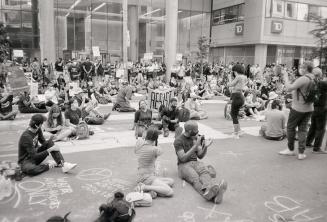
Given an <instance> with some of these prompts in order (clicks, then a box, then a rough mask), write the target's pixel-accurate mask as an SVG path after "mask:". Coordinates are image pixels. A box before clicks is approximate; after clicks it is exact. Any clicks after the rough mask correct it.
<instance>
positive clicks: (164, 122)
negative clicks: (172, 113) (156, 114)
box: [162, 118, 179, 131]
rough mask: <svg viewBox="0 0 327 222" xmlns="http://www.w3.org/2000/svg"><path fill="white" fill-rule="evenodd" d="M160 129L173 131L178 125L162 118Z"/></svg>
mask: <svg viewBox="0 0 327 222" xmlns="http://www.w3.org/2000/svg"><path fill="white" fill-rule="evenodd" d="M162 127H163V129H164V130H167V129H168V130H170V131H175V129H177V128H178V127H179V124H178V123H171V122H170V120H169V119H168V118H162Z"/></svg>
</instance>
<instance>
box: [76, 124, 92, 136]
mask: <svg viewBox="0 0 327 222" xmlns="http://www.w3.org/2000/svg"><path fill="white" fill-rule="evenodd" d="M89 135H90V133H89V127H88V126H87V124H86V122H80V123H79V124H78V125H77V127H76V137H77V139H87V138H89Z"/></svg>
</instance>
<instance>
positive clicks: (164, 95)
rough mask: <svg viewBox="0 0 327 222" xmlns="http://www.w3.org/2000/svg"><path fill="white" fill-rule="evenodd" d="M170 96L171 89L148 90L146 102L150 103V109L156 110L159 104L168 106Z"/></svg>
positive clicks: (171, 94)
mask: <svg viewBox="0 0 327 222" xmlns="http://www.w3.org/2000/svg"><path fill="white" fill-rule="evenodd" d="M172 97H173V91H172V90H171V89H167V90H149V94H148V104H150V109H156V110H158V109H159V107H160V106H161V105H164V106H168V105H169V101H170V99H171V98H172Z"/></svg>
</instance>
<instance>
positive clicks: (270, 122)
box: [259, 100, 286, 141]
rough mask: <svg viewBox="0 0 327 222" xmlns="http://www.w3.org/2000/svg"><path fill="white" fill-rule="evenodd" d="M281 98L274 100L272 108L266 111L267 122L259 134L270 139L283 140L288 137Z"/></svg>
mask: <svg viewBox="0 0 327 222" xmlns="http://www.w3.org/2000/svg"><path fill="white" fill-rule="evenodd" d="M282 108H283V107H282V103H281V101H280V100H274V101H273V102H272V104H271V110H269V111H266V114H265V116H266V120H267V124H265V125H262V126H261V129H260V132H259V134H260V135H261V136H263V137H264V138H266V139H268V140H278V141H280V140H283V139H284V138H285V137H286V128H285V126H286V117H285V114H284V112H283V111H282Z"/></svg>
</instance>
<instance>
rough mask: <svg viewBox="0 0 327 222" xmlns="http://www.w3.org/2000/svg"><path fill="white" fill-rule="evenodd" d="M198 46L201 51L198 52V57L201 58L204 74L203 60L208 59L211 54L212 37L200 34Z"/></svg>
mask: <svg viewBox="0 0 327 222" xmlns="http://www.w3.org/2000/svg"><path fill="white" fill-rule="evenodd" d="M198 47H199V52H198V53H197V54H198V59H199V60H200V63H201V76H202V74H203V60H207V59H208V55H209V48H210V39H209V38H208V37H206V36H200V37H199V40H198Z"/></svg>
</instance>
